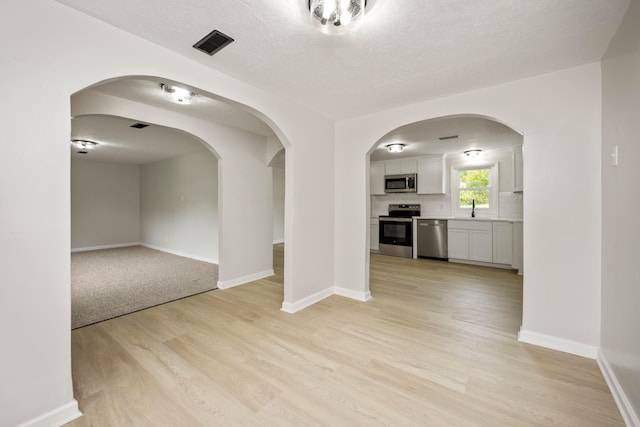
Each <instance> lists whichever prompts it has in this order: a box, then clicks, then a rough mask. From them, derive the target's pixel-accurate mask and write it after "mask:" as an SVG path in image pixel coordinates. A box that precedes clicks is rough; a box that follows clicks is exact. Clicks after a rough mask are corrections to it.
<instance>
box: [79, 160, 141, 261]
mask: <svg viewBox="0 0 640 427" xmlns="http://www.w3.org/2000/svg"><path fill="white" fill-rule="evenodd" d="M90 155H91V153H89V154H86V155H85V156H90ZM139 241H140V168H139V167H138V166H137V165H126V164H120V163H110V162H100V161H94V160H89V159H84V158H83V159H76V158H75V155H74V158H72V160H71V249H72V250H74V249H82V248H93V247H99V246H109V245H121V244H136V243H138V242H139Z"/></svg>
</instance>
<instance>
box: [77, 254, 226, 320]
mask: <svg viewBox="0 0 640 427" xmlns="http://www.w3.org/2000/svg"><path fill="white" fill-rule="evenodd" d="M217 283H218V266H217V265H216V264H209V263H206V262H202V261H196V260H193V259H191V258H184V257H180V256H176V255H171V254H168V253H165V252H161V251H156V250H154V249H149V248H145V247H142V246H132V247H127V248H118V249H104V250H98V251H87V252H75V253H72V254H71V328H72V329H75V328H79V327H82V326H86V325H90V324H92V323H96V322H101V321H103V320H107V319H111V318H113V317H118V316H122V315H123V314H128V313H132V312H134V311H138V310H142V309H145V308H149V307H153V306H155V305H158V304H163V303H166V302H169V301H173V300H176V299H180V298H184V297H187V296H190V295H195V294H199V293H201V292H206V291H209V290H212V289H216V288H217Z"/></svg>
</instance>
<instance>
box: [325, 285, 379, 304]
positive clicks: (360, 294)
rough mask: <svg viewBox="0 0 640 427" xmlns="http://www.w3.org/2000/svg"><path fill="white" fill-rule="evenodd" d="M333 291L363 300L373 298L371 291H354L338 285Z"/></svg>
mask: <svg viewBox="0 0 640 427" xmlns="http://www.w3.org/2000/svg"><path fill="white" fill-rule="evenodd" d="M333 293H334V294H335V295H340V296H341V297H346V298H351V299H354V300H356V301H361V302H367V301H369V300H370V299H371V292H369V291H367V292H358V291H353V290H351V289H347V288H341V287H339V286H336V287H335V288H333Z"/></svg>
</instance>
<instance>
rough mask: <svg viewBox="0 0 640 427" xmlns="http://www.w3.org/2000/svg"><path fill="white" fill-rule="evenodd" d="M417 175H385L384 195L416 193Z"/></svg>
mask: <svg viewBox="0 0 640 427" xmlns="http://www.w3.org/2000/svg"><path fill="white" fill-rule="evenodd" d="M417 176H418V175H417V174H415V173H406V174H402V175H385V176H384V192H385V193H416V192H417V191H418V180H417Z"/></svg>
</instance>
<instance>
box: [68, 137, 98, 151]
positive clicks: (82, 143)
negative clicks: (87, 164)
mask: <svg viewBox="0 0 640 427" xmlns="http://www.w3.org/2000/svg"><path fill="white" fill-rule="evenodd" d="M71 143H72V144H73V145H74V146H75V147H77V148H78V153H79V154H87V153H88V152H89V150H93V149H94V148H96V145H98V143H97V142H93V141H87V140H85V139H72V140H71Z"/></svg>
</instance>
